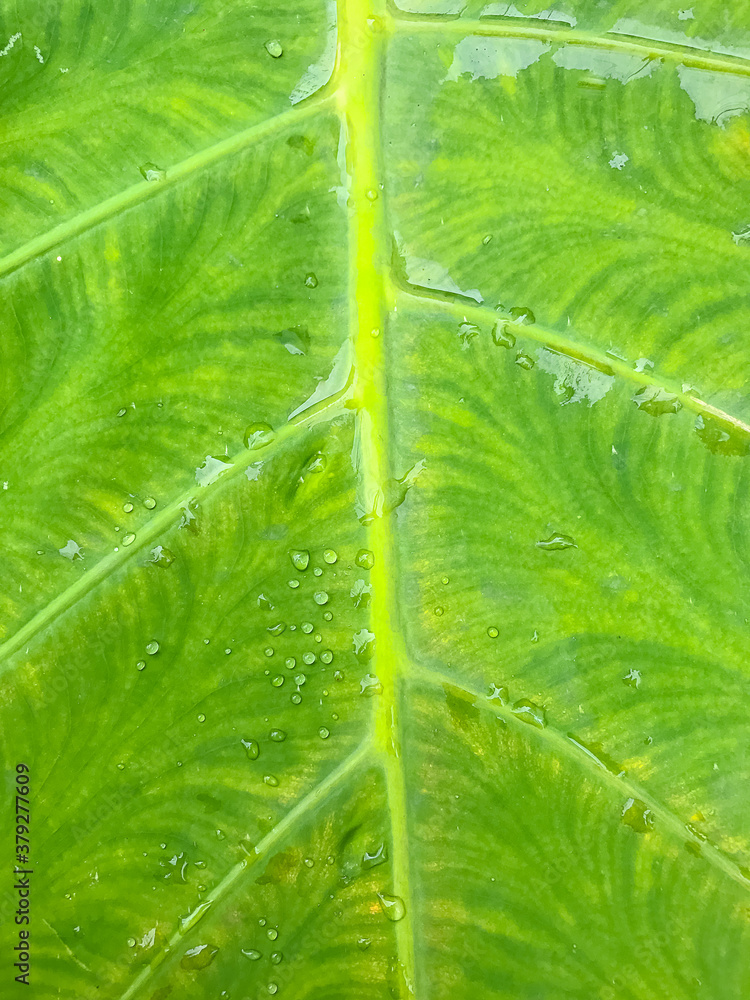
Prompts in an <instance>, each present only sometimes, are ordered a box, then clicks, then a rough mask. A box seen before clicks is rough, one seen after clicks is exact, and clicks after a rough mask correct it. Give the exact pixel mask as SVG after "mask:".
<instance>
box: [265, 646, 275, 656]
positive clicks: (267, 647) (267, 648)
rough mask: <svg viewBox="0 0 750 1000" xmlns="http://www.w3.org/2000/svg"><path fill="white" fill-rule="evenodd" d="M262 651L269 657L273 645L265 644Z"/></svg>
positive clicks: (272, 651) (272, 652)
mask: <svg viewBox="0 0 750 1000" xmlns="http://www.w3.org/2000/svg"><path fill="white" fill-rule="evenodd" d="M263 652H264V653H265V654H266V656H268V657H271V656H273V654H274V648H273V646H266V648H265V649H264V650H263Z"/></svg>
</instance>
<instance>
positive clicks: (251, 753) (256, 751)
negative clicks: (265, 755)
mask: <svg viewBox="0 0 750 1000" xmlns="http://www.w3.org/2000/svg"><path fill="white" fill-rule="evenodd" d="M240 743H241V744H242V745H243V747H244V748H245V750H246V751H247V756H248V757H249V758H250V760H257V759H258V757H259V756H260V747H259V746H258V743H257V741H256V740H240Z"/></svg>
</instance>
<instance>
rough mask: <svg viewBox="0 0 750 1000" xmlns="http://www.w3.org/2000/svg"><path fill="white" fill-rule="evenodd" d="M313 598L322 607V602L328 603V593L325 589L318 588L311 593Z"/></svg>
mask: <svg viewBox="0 0 750 1000" xmlns="http://www.w3.org/2000/svg"><path fill="white" fill-rule="evenodd" d="M313 600H314V601H315V603H316V604H319V605H320V606H321V607H322V606H323V605H324V604H328V594H327V593H326V592H325V590H319V591H317V593H315V594H313Z"/></svg>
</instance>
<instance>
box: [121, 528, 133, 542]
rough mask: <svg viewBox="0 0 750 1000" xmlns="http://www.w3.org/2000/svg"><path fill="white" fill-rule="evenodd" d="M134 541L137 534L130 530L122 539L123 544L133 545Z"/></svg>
mask: <svg viewBox="0 0 750 1000" xmlns="http://www.w3.org/2000/svg"><path fill="white" fill-rule="evenodd" d="M134 541H135V535H134V533H133V532H132V531H129V532H128V533H127V535H123V539H122V544H123V545H132V544H133V542H134Z"/></svg>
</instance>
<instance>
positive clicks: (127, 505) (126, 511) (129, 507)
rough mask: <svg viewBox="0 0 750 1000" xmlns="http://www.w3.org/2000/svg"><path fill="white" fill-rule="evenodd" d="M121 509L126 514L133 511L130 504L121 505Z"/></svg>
mask: <svg viewBox="0 0 750 1000" xmlns="http://www.w3.org/2000/svg"><path fill="white" fill-rule="evenodd" d="M122 509H123V510H124V511H125V513H126V514H129V513H130V512H131V510H132V509H133V505H132V503H124V504H123V505H122Z"/></svg>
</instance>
